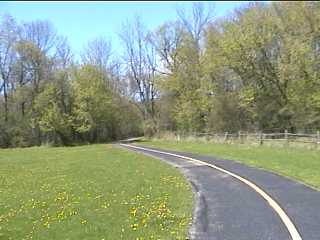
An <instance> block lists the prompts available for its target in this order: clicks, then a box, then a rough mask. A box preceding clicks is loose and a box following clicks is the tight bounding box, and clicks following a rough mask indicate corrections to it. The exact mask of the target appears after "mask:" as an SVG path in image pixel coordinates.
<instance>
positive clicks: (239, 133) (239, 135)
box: [238, 131, 241, 143]
mask: <svg viewBox="0 0 320 240" xmlns="http://www.w3.org/2000/svg"><path fill="white" fill-rule="evenodd" d="M238 140H239V143H241V131H238Z"/></svg>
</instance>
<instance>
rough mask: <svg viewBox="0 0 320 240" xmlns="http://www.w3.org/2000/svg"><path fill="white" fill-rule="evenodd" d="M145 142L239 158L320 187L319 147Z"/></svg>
mask: <svg viewBox="0 0 320 240" xmlns="http://www.w3.org/2000/svg"><path fill="white" fill-rule="evenodd" d="M141 144H142V145H145V146H153V147H157V148H162V149H171V150H177V151H185V152H191V153H198V154H203V155H208V156H216V157H221V158H224V159H231V160H235V161H238V162H241V163H244V164H247V165H250V166H254V167H258V168H263V169H266V170H269V171H273V172H275V173H278V174H280V175H284V176H287V177H289V178H292V179H296V180H298V181H301V182H304V183H305V184H307V185H310V186H313V187H316V188H318V189H320V151H319V150H307V149H294V148H272V147H266V146H259V147H257V146H250V145H246V144H220V143H203V142H195V141H193V142H188V141H168V140H153V141H145V142H141Z"/></svg>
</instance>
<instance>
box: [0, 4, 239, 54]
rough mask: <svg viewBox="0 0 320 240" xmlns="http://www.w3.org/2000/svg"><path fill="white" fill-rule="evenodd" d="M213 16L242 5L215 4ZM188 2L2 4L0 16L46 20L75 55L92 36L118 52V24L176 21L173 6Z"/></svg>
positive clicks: (152, 23)
mask: <svg viewBox="0 0 320 240" xmlns="http://www.w3.org/2000/svg"><path fill="white" fill-rule="evenodd" d="M213 4H214V9H215V11H214V16H223V15H227V14H228V13H229V12H230V11H232V9H234V8H235V7H238V6H240V5H242V4H245V2H227V1H226V2H215V3H213ZM191 6H192V2H171V1H170V2H169V1H168V2H92V1H91V2H36V1H34V2H2V1H0V14H3V13H8V14H10V15H12V16H13V17H14V18H15V19H17V20H18V21H19V22H21V21H30V20H37V19H41V20H45V19H46V20H49V21H51V22H52V23H53V25H54V26H55V28H56V29H57V31H58V33H59V34H62V35H64V36H66V37H67V38H68V40H69V43H70V45H71V48H72V50H73V52H74V53H75V54H76V55H77V54H79V52H80V51H81V50H82V49H83V46H84V45H85V44H86V43H87V42H88V41H89V40H92V39H94V38H95V37H100V36H103V37H106V38H108V39H110V40H111V43H112V46H113V50H114V51H115V52H117V53H120V52H121V43H120V42H119V38H118V33H119V32H120V31H121V26H122V23H124V22H125V21H126V20H127V19H128V20H130V19H133V18H134V16H135V15H139V16H140V17H141V19H142V20H143V22H144V24H145V25H146V26H147V27H148V28H149V29H154V28H155V27H157V26H159V25H161V23H164V22H165V21H167V20H173V19H175V18H176V9H177V7H183V8H185V9H186V10H188V9H189V10H190V9H191Z"/></svg>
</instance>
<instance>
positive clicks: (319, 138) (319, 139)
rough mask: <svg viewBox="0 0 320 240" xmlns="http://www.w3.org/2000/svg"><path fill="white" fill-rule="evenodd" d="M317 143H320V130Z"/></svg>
mask: <svg viewBox="0 0 320 240" xmlns="http://www.w3.org/2000/svg"><path fill="white" fill-rule="evenodd" d="M317 144H320V131H317Z"/></svg>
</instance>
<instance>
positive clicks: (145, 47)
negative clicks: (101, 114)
mask: <svg viewBox="0 0 320 240" xmlns="http://www.w3.org/2000/svg"><path fill="white" fill-rule="evenodd" d="M147 35H148V33H147V31H146V29H145V28H144V26H143V25H142V23H141V20H140V19H139V18H138V17H136V18H135V21H134V23H133V24H130V23H129V22H127V23H126V24H125V25H124V26H123V32H122V33H121V34H120V38H121V40H122V41H123V43H124V45H125V54H124V61H125V68H126V75H127V77H128V79H129V81H130V83H129V85H130V87H131V93H132V97H133V98H134V99H135V100H137V101H138V102H139V103H140V104H138V106H139V108H140V110H141V111H142V113H143V116H144V118H145V119H154V117H155V98H156V95H157V92H156V90H155V86H154V81H155V76H156V69H157V66H156V60H157V59H156V50H155V48H154V46H153V45H152V44H150V42H149V41H148V40H147Z"/></svg>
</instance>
